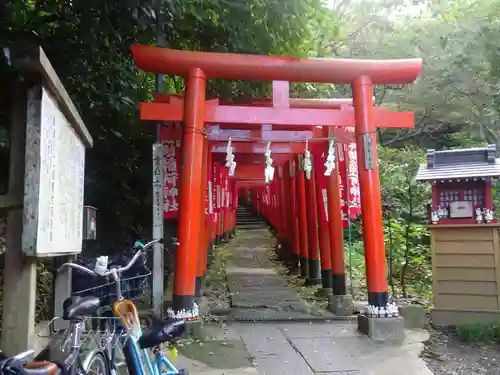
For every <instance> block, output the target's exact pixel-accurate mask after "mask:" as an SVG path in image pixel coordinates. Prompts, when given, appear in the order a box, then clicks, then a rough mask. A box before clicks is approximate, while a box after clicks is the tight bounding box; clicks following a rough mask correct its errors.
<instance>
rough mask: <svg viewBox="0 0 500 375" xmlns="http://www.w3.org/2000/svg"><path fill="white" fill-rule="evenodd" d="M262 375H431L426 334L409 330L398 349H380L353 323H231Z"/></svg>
mask: <svg viewBox="0 0 500 375" xmlns="http://www.w3.org/2000/svg"><path fill="white" fill-rule="evenodd" d="M232 327H234V328H236V329H237V330H238V332H239V333H240V335H241V338H242V339H243V342H244V343H245V346H246V348H247V350H248V351H249V352H250V354H251V355H253V356H254V357H255V362H256V364H257V369H258V371H259V374H261V375H267V374H269V375H274V374H290V375H295V374H303V375H309V374H318V375H319V374H326V375H328V374H331V375H334V374H335V375H432V372H431V371H430V370H429V369H428V368H427V366H426V365H425V362H424V361H423V360H422V359H421V358H420V357H419V353H420V351H421V349H422V345H423V344H422V343H421V341H425V340H426V339H427V338H428V335H426V333H425V332H424V331H407V338H406V340H405V343H404V344H403V345H402V346H398V347H391V346H379V345H376V344H374V343H372V342H370V341H369V340H368V339H367V338H366V336H364V335H361V334H360V333H359V332H357V329H356V325H355V324H345V323H342V324H339V323H313V324H310V323H287V324H253V325H250V324H238V325H233V326H232Z"/></svg>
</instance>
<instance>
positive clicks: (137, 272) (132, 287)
mask: <svg viewBox="0 0 500 375" xmlns="http://www.w3.org/2000/svg"><path fill="white" fill-rule="evenodd" d="M129 261H130V258H128V257H126V256H119V257H117V258H115V259H110V260H109V261H108V262H109V263H108V266H109V268H113V267H121V266H124V265H126V264H127V263H128V262H129ZM94 262H95V260H88V259H78V260H77V261H76V263H77V264H80V265H82V266H84V267H87V268H89V269H93V268H94ZM150 275H151V271H150V270H149V269H148V268H147V266H146V264H145V263H144V262H141V261H140V260H139V261H138V262H137V263H135V264H134V265H133V266H132V267H131V268H130V269H129V270H127V271H125V272H123V273H122V274H121V278H120V286H121V292H122V295H123V297H124V298H127V299H130V300H135V299H137V298H139V297H141V296H143V295H144V292H145V291H146V290H148V277H149V276H150ZM71 289H72V290H71V294H72V295H73V296H81V297H86V296H94V297H98V298H99V299H100V300H101V304H102V305H110V304H112V303H113V301H115V300H116V299H117V295H116V282H115V281H114V280H113V278H112V276H106V277H103V276H92V275H88V274H86V273H84V272H82V271H79V270H77V269H73V271H72V277H71Z"/></svg>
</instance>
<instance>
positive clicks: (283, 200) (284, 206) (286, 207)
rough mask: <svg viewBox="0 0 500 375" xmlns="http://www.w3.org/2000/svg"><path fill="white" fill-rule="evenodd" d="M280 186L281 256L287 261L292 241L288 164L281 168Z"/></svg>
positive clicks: (290, 255) (290, 256)
mask: <svg viewBox="0 0 500 375" xmlns="http://www.w3.org/2000/svg"><path fill="white" fill-rule="evenodd" d="M280 174H281V181H280V182H281V184H280V194H279V198H280V199H279V201H280V207H281V223H282V225H283V238H284V240H283V245H282V246H283V247H284V249H283V254H285V255H286V258H287V261H289V260H291V259H292V241H291V238H290V225H289V224H290V220H289V219H288V217H289V215H290V176H289V173H288V164H285V166H283V167H282V168H281V173H280Z"/></svg>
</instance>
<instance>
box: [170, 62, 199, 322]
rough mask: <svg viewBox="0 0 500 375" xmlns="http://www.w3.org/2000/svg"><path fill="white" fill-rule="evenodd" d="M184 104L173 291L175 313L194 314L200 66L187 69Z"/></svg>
mask: <svg viewBox="0 0 500 375" xmlns="http://www.w3.org/2000/svg"><path fill="white" fill-rule="evenodd" d="M185 79H186V83H185V85H186V93H185V98H186V99H185V105H184V135H183V142H182V166H183V167H182V169H181V191H180V194H179V195H180V197H179V198H180V199H179V201H180V207H181V209H180V210H179V221H178V225H179V228H178V232H179V235H178V237H179V243H180V245H179V247H178V248H177V251H176V265H175V277H174V292H173V301H172V302H173V313H174V314H179V313H180V314H181V315H184V316H193V313H194V310H193V308H194V295H195V280H196V265H197V262H196V258H197V253H198V248H199V246H200V240H199V232H200V220H199V215H200V212H201V206H202V204H201V203H202V199H201V193H200V189H201V186H202V164H203V155H202V153H201V152H200V150H202V149H203V129H204V126H205V124H204V104H205V90H206V78H205V74H204V72H203V71H202V70H201V69H197V68H193V69H190V70H189V71H188V73H187V76H186V77H185Z"/></svg>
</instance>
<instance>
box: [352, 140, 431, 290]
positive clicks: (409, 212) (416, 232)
mask: <svg viewBox="0 0 500 375" xmlns="http://www.w3.org/2000/svg"><path fill="white" fill-rule="evenodd" d="M378 154H379V159H380V164H379V167H380V182H381V195H382V206H383V211H382V212H383V220H384V237H385V248H386V254H387V264H388V280H389V283H390V285H391V288H392V293H393V294H394V295H401V296H403V297H405V298H406V297H408V296H409V295H418V296H425V297H429V296H430V292H431V289H430V288H431V277H432V274H431V266H430V264H431V255H430V248H429V245H430V238H429V232H428V230H427V229H426V227H425V224H426V222H427V211H426V205H425V204H426V202H430V187H429V185H428V184H421V183H417V182H416V181H415V174H416V173H417V170H418V167H419V164H420V163H421V162H422V161H423V160H424V153H423V152H422V151H421V150H419V149H417V148H413V147H407V148H404V149H392V148H389V147H379V149H378ZM353 232H354V235H353V238H354V242H353V244H352V246H351V249H350V252H349V250H348V252H347V254H346V259H347V261H346V262H347V264H348V270H349V273H350V274H351V276H352V278H353V291H354V292H356V293H360V294H361V293H362V290H363V288H364V274H365V262H364V255H363V242H362V239H361V236H360V232H361V227H360V225H359V223H357V222H355V223H354V225H353ZM349 256H350V262H349ZM349 264H350V266H349Z"/></svg>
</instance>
